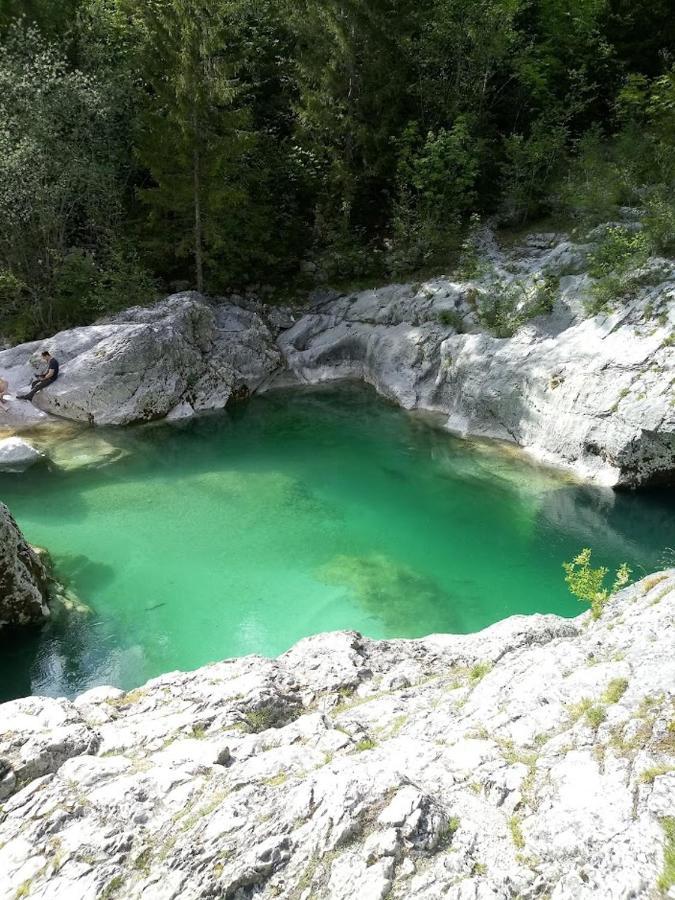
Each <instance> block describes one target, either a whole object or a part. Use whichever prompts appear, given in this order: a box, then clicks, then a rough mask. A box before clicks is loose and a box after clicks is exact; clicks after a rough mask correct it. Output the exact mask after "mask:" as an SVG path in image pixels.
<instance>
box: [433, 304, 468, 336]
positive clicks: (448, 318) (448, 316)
mask: <svg viewBox="0 0 675 900" xmlns="http://www.w3.org/2000/svg"><path fill="white" fill-rule="evenodd" d="M438 321H439V322H440V323H441V325H446V326H447V327H448V328H454V329H455V331H456V332H457V334H463V333H464V318H463V317H462V315H461V314H460V313H458V312H457V310H456V309H444V310H442V311H441V312H440V313H439V314H438Z"/></svg>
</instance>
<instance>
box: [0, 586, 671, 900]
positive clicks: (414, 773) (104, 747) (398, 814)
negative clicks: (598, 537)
mask: <svg viewBox="0 0 675 900" xmlns="http://www.w3.org/2000/svg"><path fill="white" fill-rule="evenodd" d="M674 612H675V570H671V571H670V572H664V573H662V574H660V575H654V576H651V577H650V578H647V579H645V580H644V581H642V582H640V583H639V584H637V585H635V586H633V587H631V588H629V589H627V590H625V591H624V592H622V593H621V594H620V595H618V596H617V597H616V598H614V599H613V600H612V601H611V602H610V604H609V606H608V607H607V609H606V610H605V612H604V613H603V616H602V618H601V619H600V620H599V621H598V622H592V621H590V620H589V617H588V615H586V616H583V617H581V618H579V619H576V620H571V621H570V620H565V619H560V618H557V617H555V616H532V617H516V618H513V619H509V620H507V621H505V622H502V623H500V624H498V625H495V626H493V627H492V628H489V629H487V630H486V631H484V632H482V633H479V634H476V635H471V636H467V637H457V636H435V637H430V638H427V639H425V640H416V641H386V642H374V641H369V640H366V639H364V638H362V637H361V636H360V635H358V634H355V633H338V634H329V635H322V636H319V637H315V638H309V639H307V640H304V641H302V642H301V643H300V644H298V645H297V646H296V647H294V648H293V649H292V650H290V651H289V652H288V653H286V654H285V655H284V656H282V657H280V658H279V659H277V660H268V659H260V658H255V657H248V658H245V659H240V660H229V661H226V662H222V663H219V664H216V665H212V666H208V667H206V668H204V669H201V670H199V671H196V672H193V673H189V674H182V673H174V674H171V675H165V676H163V677H161V678H158V679H155V680H154V681H152V682H149V683H148V684H147V685H146V686H145V687H143V688H140V689H139V690H135V691H132V692H130V693H128V694H122V692H121V691H117V690H115V689H112V688H98V689H94V690H93V691H90V692H88V693H87V694H84V695H83V696H81V697H80V698H78V699H77V700H76V701H75V702H73V703H71V702H68V701H66V700H50V699H41V698H30V699H26V700H17V701H14V702H12V703H8V704H5V705H4V706H2V707H0V759H2V760H3V762H2V763H1V766H2V768H1V769H0V792H1V793H2V794H3V795H4V797H5V801H4V806H3V808H2V812H0V895H1V896H3V897H5V896H6V897H17V896H21V897H36V898H44V900H47V898H49V900H59V898H68V900H75V898H83V900H84V898H91V900H94V898H97V897H106V898H114V897H119V898H122V897H123V898H141V897H142V898H144V900H150V898H155V900H160V898H161V900H169V898H181V900H190V898H206V897H221V898H233V900H235V898H237V900H245V898H246V900H247V898H254V897H256V898H261V900H265V898H273V897H282V898H289V900H290V898H293V900H309V898H316V900H320V898H335V900H353V898H359V900H381V898H384V897H391V898H412V897H414V898H422V900H423V898H428V900H436V898H439V897H448V898H456V900H464V898H476V900H482V898H516V897H521V898H535V897H550V898H552V900H603V898H607V900H610V898H612V900H614V898H619V897H621V898H628V897H632V898H638V900H639V898H645V900H647V898H651V897H655V896H658V890H657V885H658V882H659V878H660V873H661V872H662V869H663V866H664V847H665V843H666V838H665V833H664V830H663V827H662V822H663V820H664V819H665V818H667V817H668V816H672V815H673V813H674V811H675V758H674V751H675V706H674V697H673V690H674V688H675V646H674V635H675V631H674V630H673V614H674ZM661 887H663V884H661ZM671 896H672V893H671Z"/></svg>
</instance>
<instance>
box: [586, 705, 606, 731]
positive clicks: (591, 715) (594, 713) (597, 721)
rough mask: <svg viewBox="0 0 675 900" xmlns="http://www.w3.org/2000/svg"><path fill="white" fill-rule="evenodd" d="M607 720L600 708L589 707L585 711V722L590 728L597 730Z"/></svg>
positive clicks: (602, 709)
mask: <svg viewBox="0 0 675 900" xmlns="http://www.w3.org/2000/svg"><path fill="white" fill-rule="evenodd" d="M606 718H607V713H606V711H605V710H604V708H603V707H602V706H591V708H590V709H587V710H586V721H587V722H588V724H589V725H590V726H591V728H599V727H600V726H601V725H602V723H603V722H604V721H605V719H606Z"/></svg>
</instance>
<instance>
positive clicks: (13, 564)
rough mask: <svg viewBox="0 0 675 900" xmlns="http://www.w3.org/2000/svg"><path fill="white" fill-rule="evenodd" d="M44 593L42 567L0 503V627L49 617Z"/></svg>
mask: <svg viewBox="0 0 675 900" xmlns="http://www.w3.org/2000/svg"><path fill="white" fill-rule="evenodd" d="M48 594H49V573H48V571H47V568H46V566H45V565H44V563H43V561H42V560H41V559H40V557H39V556H38V554H37V553H36V552H35V551H34V550H33V548H32V547H30V546H29V544H28V543H27V542H26V539H25V538H24V536H23V535H22V534H21V532H20V530H19V528H18V526H17V524H16V522H15V521H14V519H13V518H12V515H11V513H10V512H9V510H8V509H7V507H6V506H5V505H4V503H0V628H1V627H2V626H3V625H30V624H35V623H39V622H42V621H44V620H45V619H46V618H48V617H49V607H48V605H47V600H48ZM1 719H2V717H1V716H0V730H1V729H2V720H1Z"/></svg>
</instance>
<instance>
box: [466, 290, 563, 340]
mask: <svg viewBox="0 0 675 900" xmlns="http://www.w3.org/2000/svg"><path fill="white" fill-rule="evenodd" d="M558 283H559V279H557V278H555V277H554V276H550V275H547V276H544V277H543V278H538V279H536V280H534V281H529V280H526V279H515V280H513V281H505V280H503V279H497V280H496V281H495V282H494V283H493V284H492V285H491V286H490V290H489V292H486V293H484V294H482V295H480V297H479V299H478V320H479V322H480V323H481V325H484V326H485V327H486V328H490V329H491V330H492V331H493V332H494V333H495V335H496V337H501V338H506V337H512V335H514V334H515V333H516V331H518V329H519V328H521V327H522V326H523V325H524V324H525V323H526V322H528V321H529V320H530V319H534V318H536V317H537V316H542V315H547V314H548V313H550V312H552V310H553V304H554V302H555V298H556V295H557V292H558Z"/></svg>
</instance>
